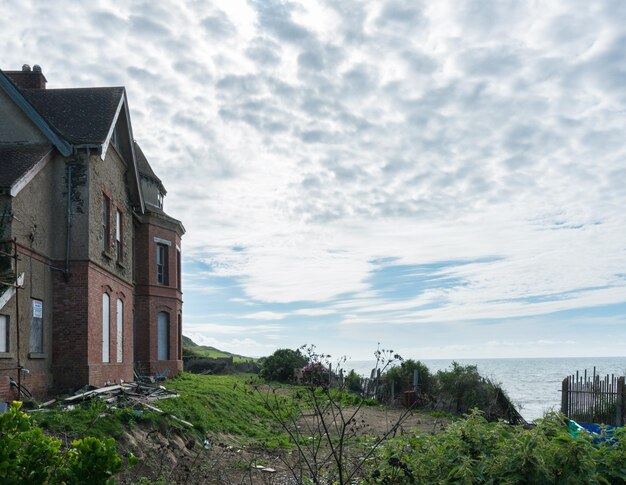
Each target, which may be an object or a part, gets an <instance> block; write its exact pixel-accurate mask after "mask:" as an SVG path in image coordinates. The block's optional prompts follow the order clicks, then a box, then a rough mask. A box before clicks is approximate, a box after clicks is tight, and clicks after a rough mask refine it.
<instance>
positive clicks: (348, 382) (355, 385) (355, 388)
mask: <svg viewBox="0 0 626 485" xmlns="http://www.w3.org/2000/svg"><path fill="white" fill-rule="evenodd" d="M345 386H346V389H347V390H348V391H350V392H361V391H363V388H362V387H361V376H360V375H359V374H357V373H356V372H355V370H354V369H352V370H351V371H350V372H349V373H348V375H347V376H346V379H345Z"/></svg>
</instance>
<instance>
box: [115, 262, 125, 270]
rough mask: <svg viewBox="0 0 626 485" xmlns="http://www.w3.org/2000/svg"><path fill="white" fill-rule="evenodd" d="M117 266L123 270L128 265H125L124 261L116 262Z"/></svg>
mask: <svg viewBox="0 0 626 485" xmlns="http://www.w3.org/2000/svg"><path fill="white" fill-rule="evenodd" d="M115 265H116V266H117V267H118V268H121V269H126V265H125V264H124V263H123V262H122V261H116V262H115Z"/></svg>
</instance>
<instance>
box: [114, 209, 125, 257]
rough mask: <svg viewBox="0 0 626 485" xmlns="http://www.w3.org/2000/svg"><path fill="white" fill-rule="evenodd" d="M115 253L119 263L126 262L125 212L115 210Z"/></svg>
mask: <svg viewBox="0 0 626 485" xmlns="http://www.w3.org/2000/svg"><path fill="white" fill-rule="evenodd" d="M115 252H116V259H117V262H118V263H123V262H124V211H122V209H121V208H120V207H119V206H118V207H116V209H115Z"/></svg>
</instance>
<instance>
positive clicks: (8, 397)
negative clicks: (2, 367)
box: [0, 376, 17, 402]
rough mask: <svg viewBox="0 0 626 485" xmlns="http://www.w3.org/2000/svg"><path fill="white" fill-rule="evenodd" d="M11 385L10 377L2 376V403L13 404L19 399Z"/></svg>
mask: <svg viewBox="0 0 626 485" xmlns="http://www.w3.org/2000/svg"><path fill="white" fill-rule="evenodd" d="M14 389H15V388H11V385H10V384H9V376H0V401H4V402H11V401H14V400H15V399H17V394H16V393H15V391H14Z"/></svg>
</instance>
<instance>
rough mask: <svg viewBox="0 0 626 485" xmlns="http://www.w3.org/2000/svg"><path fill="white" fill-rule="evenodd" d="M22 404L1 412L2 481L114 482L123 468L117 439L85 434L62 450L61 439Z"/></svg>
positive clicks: (4, 482)
mask: <svg viewBox="0 0 626 485" xmlns="http://www.w3.org/2000/svg"><path fill="white" fill-rule="evenodd" d="M20 408H21V403H20V402H14V403H13V404H12V405H11V407H10V409H9V412H7V413H5V414H2V415H0V437H1V444H2V446H0V483H3V484H23V483H51V484H62V483H92V484H104V483H113V478H112V477H113V476H114V475H116V474H117V473H119V472H120V471H121V468H122V459H121V458H120V456H119V455H118V454H117V451H116V449H115V440H113V439H108V440H106V441H101V440H99V439H97V438H85V439H83V440H76V441H74V442H72V444H71V446H70V448H69V449H68V450H61V440H59V439H56V438H51V437H48V436H45V435H44V434H43V433H42V431H41V429H40V428H37V427H35V426H33V425H32V424H31V422H30V418H29V416H28V415H27V414H25V413H23V412H21V411H20ZM129 463H131V464H132V463H133V460H129Z"/></svg>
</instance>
